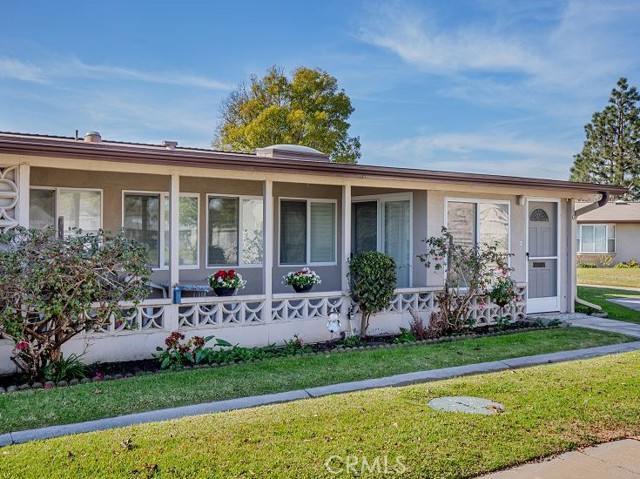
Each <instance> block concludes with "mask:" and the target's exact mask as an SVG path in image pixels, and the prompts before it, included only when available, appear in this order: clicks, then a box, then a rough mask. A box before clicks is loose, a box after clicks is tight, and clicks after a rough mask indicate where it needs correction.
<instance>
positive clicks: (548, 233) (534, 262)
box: [527, 201, 560, 313]
mask: <svg viewBox="0 0 640 479" xmlns="http://www.w3.org/2000/svg"><path fill="white" fill-rule="evenodd" d="M558 209H559V208H558V202H556V201H529V202H528V208H527V212H528V220H527V230H528V234H527V238H528V241H527V293H528V296H527V297H528V299H527V312H528V313H545V312H551V311H558V310H559V309H560V301H559V293H558Z"/></svg>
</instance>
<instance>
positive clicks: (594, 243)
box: [578, 225, 616, 253]
mask: <svg viewBox="0 0 640 479" xmlns="http://www.w3.org/2000/svg"><path fill="white" fill-rule="evenodd" d="M615 251H616V227H615V225H580V236H579V238H578V252H580V253H615Z"/></svg>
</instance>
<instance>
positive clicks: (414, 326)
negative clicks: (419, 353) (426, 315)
mask: <svg viewBox="0 0 640 479" xmlns="http://www.w3.org/2000/svg"><path fill="white" fill-rule="evenodd" d="M409 314H410V315H411V322H410V323H409V331H411V334H413V335H414V336H415V338H416V339H417V340H418V341H422V340H425V339H430V338H432V337H434V336H432V335H431V334H430V332H429V327H428V326H425V324H424V321H423V320H422V318H421V317H420V316H419V315H418V313H417V312H416V311H415V310H413V309H409Z"/></svg>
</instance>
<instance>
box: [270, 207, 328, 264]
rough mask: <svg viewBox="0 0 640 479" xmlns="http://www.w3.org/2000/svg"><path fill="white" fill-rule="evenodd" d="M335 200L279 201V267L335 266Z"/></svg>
mask: <svg viewBox="0 0 640 479" xmlns="http://www.w3.org/2000/svg"><path fill="white" fill-rule="evenodd" d="M335 262H336V203H335V201H327V200H323V201H307V200H281V201H280V264H282V265H304V264H335Z"/></svg>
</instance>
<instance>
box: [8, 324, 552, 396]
mask: <svg viewBox="0 0 640 479" xmlns="http://www.w3.org/2000/svg"><path fill="white" fill-rule="evenodd" d="M531 327H535V328H541V327H543V326H541V325H540V324H536V323H531V322H525V321H518V322H515V323H512V324H509V325H503V326H476V327H474V328H471V329H467V330H464V331H462V332H460V333H455V334H450V335H447V336H443V337H440V338H434V341H437V340H447V339H455V338H456V337H462V336H466V335H468V334H474V335H477V336H484V335H488V334H493V333H496V332H508V331H514V332H515V331H518V330H521V329H526V328H531ZM403 338H404V336H403V335H396V336H368V337H366V338H364V339H360V340H355V339H353V340H348V341H344V340H342V339H339V338H338V339H334V340H331V341H327V342H324V343H314V344H304V346H303V347H304V352H328V351H332V350H335V349H346V348H355V347H366V346H384V345H388V344H395V343H402V342H410V341H407V340H406V339H405V340H404V341H403V340H402V339H403ZM419 339H422V338H419ZM424 339H427V338H424ZM284 349H285V348H284V347H283V348H282V350H284ZM284 355H286V354H282V356H284ZM159 370H160V362H159V361H158V360H157V359H145V360H141V361H123V362H114V363H93V364H90V365H88V366H87V373H86V377H88V378H96V377H98V378H102V377H104V376H114V375H117V374H120V375H122V376H125V375H135V374H140V373H142V372H156V371H159ZM28 382H29V381H28V378H27V377H26V376H25V375H22V374H12V375H9V376H0V387H4V388H7V387H9V386H19V385H22V384H27V383H28Z"/></svg>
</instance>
